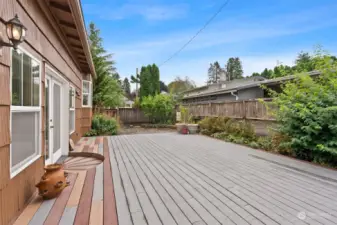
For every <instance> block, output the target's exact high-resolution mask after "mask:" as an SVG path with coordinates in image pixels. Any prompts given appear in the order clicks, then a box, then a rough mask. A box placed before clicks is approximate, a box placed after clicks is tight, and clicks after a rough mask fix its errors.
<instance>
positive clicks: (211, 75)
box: [207, 61, 224, 85]
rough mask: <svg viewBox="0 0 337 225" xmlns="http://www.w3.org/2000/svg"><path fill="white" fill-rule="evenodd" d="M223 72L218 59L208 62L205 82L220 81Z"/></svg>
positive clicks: (214, 82)
mask: <svg viewBox="0 0 337 225" xmlns="http://www.w3.org/2000/svg"><path fill="white" fill-rule="evenodd" d="M223 73H224V69H223V68H221V66H220V64H219V62H218V61H215V62H214V63H211V64H210V67H209V69H208V80H207V84H208V85H209V84H216V83H218V82H219V81H220V78H221V76H222V74H223Z"/></svg>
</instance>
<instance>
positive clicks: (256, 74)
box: [252, 72, 261, 77]
mask: <svg viewBox="0 0 337 225" xmlns="http://www.w3.org/2000/svg"><path fill="white" fill-rule="evenodd" d="M258 76H261V74H259V73H256V72H255V73H252V77H258Z"/></svg>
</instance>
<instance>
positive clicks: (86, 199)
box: [74, 168, 96, 225]
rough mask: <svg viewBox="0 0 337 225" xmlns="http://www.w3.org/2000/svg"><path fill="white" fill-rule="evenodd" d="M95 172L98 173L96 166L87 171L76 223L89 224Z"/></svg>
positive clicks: (78, 224) (79, 224)
mask: <svg viewBox="0 0 337 225" xmlns="http://www.w3.org/2000/svg"><path fill="white" fill-rule="evenodd" d="M95 174H96V168H92V169H90V170H88V171H87V175H86V177H85V181H84V185H83V190H82V194H81V198H80V202H79V204H78V208H77V212H76V216H75V221H74V224H75V225H85V224H89V219H90V210H91V202H92V195H93V189H94V181H95Z"/></svg>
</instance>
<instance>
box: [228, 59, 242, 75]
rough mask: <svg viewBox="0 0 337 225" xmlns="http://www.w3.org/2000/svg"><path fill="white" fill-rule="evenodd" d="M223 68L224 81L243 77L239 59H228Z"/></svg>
mask: <svg viewBox="0 0 337 225" xmlns="http://www.w3.org/2000/svg"><path fill="white" fill-rule="evenodd" d="M225 68H226V69H225V71H226V80H234V79H240V78H242V77H243V69H242V63H241V60H240V58H238V57H235V58H233V57H231V58H229V59H228V61H227V64H226V67H225Z"/></svg>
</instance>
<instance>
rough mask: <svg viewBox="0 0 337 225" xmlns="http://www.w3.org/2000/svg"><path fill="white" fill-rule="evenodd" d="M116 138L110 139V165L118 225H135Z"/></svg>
mask: <svg viewBox="0 0 337 225" xmlns="http://www.w3.org/2000/svg"><path fill="white" fill-rule="evenodd" d="M115 139H116V137H110V138H109V142H108V144H109V155H110V164H111V170H112V177H113V185H114V191H115V198H116V206H117V215H118V224H120V225H122V224H123V225H133V223H132V219H131V213H130V210H129V206H128V202H127V198H126V193H125V190H124V184H123V180H122V174H121V173H120V171H119V167H118V164H117V160H116V155H115V151H114V149H115V148H116V142H115Z"/></svg>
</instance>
